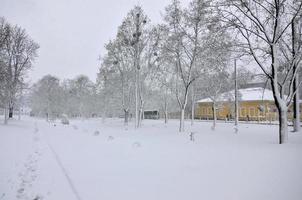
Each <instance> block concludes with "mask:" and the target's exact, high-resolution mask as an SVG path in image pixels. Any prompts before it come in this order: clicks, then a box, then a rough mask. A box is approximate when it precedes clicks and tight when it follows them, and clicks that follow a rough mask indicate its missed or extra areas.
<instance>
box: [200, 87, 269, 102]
mask: <svg viewBox="0 0 302 200" xmlns="http://www.w3.org/2000/svg"><path fill="white" fill-rule="evenodd" d="M234 99H235V92H234V90H232V91H229V92H225V93H222V94H221V95H219V97H218V98H217V100H216V101H217V102H224V101H234ZM238 100H239V101H262V100H263V101H274V96H273V91H271V90H269V89H264V88H261V87H255V88H245V89H239V90H238ZM197 102H198V103H201V102H212V99H211V98H205V99H201V100H199V101H197Z"/></svg>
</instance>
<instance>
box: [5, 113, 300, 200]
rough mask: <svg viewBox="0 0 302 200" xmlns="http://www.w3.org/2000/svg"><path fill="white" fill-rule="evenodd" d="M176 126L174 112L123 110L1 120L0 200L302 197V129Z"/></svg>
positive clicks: (266, 199) (206, 124)
mask: <svg viewBox="0 0 302 200" xmlns="http://www.w3.org/2000/svg"><path fill="white" fill-rule="evenodd" d="M177 129H178V121H177V120H171V121H169V124H168V125H167V126H165V125H164V124H163V122H162V121H156V120H145V121H144V122H143V127H142V128H140V129H138V130H134V129H133V125H132V124H130V125H129V128H128V130H126V129H125V128H124V126H123V123H122V119H108V120H107V121H106V122H105V124H103V123H101V120H99V119H94V120H85V121H80V120H77V121H71V124H70V125H68V126H64V125H61V124H60V123H57V124H56V126H54V125H53V124H48V123H46V122H45V121H43V120H39V119H34V118H24V119H23V120H22V121H18V120H13V121H10V122H9V125H7V126H4V125H2V124H1V125H0V161H1V164H0V200H14V199H26V200H27V199H28V200H34V199H35V200H38V199H40V200H41V199H43V200H48V199H49V200H50V199H52V200H79V199H81V200H101V199H103V200H121V199H123V200H200V199H205V200H212V199H215V200H222V199H223V200H237V199H238V200H278V199H280V200H284V199H286V200H301V199H302V133H290V143H289V144H285V145H278V144H277V141H278V133H277V126H275V125H271V126H268V125H253V124H241V125H240V127H239V132H238V134H234V131H233V125H232V124H229V123H227V124H225V123H219V124H218V125H217V129H216V131H212V130H211V123H209V122H196V123H195V125H194V126H193V128H191V127H190V125H189V122H187V124H186V129H187V131H186V132H185V133H181V134H180V133H178V131H177ZM96 131H99V134H96ZM190 132H194V133H195V134H194V135H195V141H194V142H192V141H190V136H189V135H190Z"/></svg>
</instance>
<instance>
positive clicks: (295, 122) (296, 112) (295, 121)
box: [293, 74, 301, 132]
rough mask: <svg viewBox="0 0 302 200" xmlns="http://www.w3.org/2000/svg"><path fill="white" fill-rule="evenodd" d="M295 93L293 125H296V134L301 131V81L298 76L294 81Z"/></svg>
mask: <svg viewBox="0 0 302 200" xmlns="http://www.w3.org/2000/svg"><path fill="white" fill-rule="evenodd" d="M294 91H296V94H295V96H294V103H293V109H294V110H293V111H294V112H293V114H294V117H293V125H294V132H299V131H300V126H301V125H300V102H299V79H298V74H297V76H296V77H295V81H294Z"/></svg>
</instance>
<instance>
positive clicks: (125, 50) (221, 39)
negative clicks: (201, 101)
mask: <svg viewBox="0 0 302 200" xmlns="http://www.w3.org/2000/svg"><path fill="white" fill-rule="evenodd" d="M210 11H211V10H210V2H209V1H198V0H194V1H192V2H191V3H190V4H189V5H188V7H182V6H181V4H180V2H179V1H176V0H174V1H172V3H171V4H170V5H168V6H167V7H166V9H165V13H164V23H162V24H157V25H153V24H151V23H150V20H149V19H148V17H147V16H146V15H145V13H144V12H143V10H142V8H141V7H139V6H136V7H135V8H134V9H132V10H131V11H130V12H129V13H128V15H127V16H126V18H125V19H124V20H123V22H122V24H121V25H120V26H119V27H118V31H117V35H116V38H114V39H113V40H111V41H109V42H108V44H107V45H106V50H107V53H106V54H105V55H104V56H103V58H102V60H101V61H102V64H101V69H100V73H101V74H104V77H106V79H103V80H104V81H106V83H107V84H106V85H104V90H106V87H111V88H112V89H113V91H116V92H114V95H117V94H118V97H117V98H120V99H121V105H122V106H120V107H121V109H123V111H124V117H125V124H127V122H128V114H129V110H130V109H131V108H132V109H133V110H132V111H134V110H135V111H136V120H137V121H136V127H139V126H140V124H141V119H142V115H143V110H144V108H145V107H147V108H150V107H152V106H155V108H162V110H163V113H164V116H165V121H166V122H167V116H168V110H169V109H168V105H171V104H172V105H173V107H174V105H175V103H176V104H177V105H178V108H179V109H178V110H179V116H180V126H179V131H181V132H182V131H184V119H185V111H186V110H188V108H187V105H188V101H189V94H191V95H192V99H191V100H192V101H191V102H193V103H191V105H192V106H194V101H195V96H196V94H195V92H196V90H198V87H199V86H200V85H199V84H195V85H196V87H193V85H194V83H195V82H196V83H197V81H198V80H202V78H205V77H208V76H213V79H214V78H215V80H216V81H220V82H223V81H228V77H229V72H228V69H227V66H228V62H229V57H230V55H231V54H230V53H229V52H230V48H231V40H232V39H231V37H230V36H229V35H228V33H227V32H225V31H223V30H221V29H220V27H221V24H220V23H219V21H218V20H217V16H216V15H215V14H213V13H211V12H210ZM213 52H215V54H213ZM217 73H218V74H225V78H224V79H220V75H219V77H216V74H217ZM203 84H208V82H204V83H203ZM222 85H225V84H224V83H222ZM208 88H210V87H208ZM224 89H225V88H224ZM221 91H225V90H223V89H222V88H221ZM152 94H153V95H154V94H157V95H156V96H152ZM199 95H200V94H199ZM146 97H150V98H146ZM157 97H161V98H160V99H158V98H157ZM108 98H110V99H112V98H113V96H110V97H108ZM154 98H155V99H156V98H157V102H156V103H150V102H154V101H152V99H153V100H154ZM148 103H149V105H148ZM150 104H151V105H150ZM191 110H192V111H194V107H193V108H192V109H191ZM193 116H194V112H192V118H193Z"/></svg>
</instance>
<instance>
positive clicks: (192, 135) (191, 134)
mask: <svg viewBox="0 0 302 200" xmlns="http://www.w3.org/2000/svg"><path fill="white" fill-rule="evenodd" d="M194 135H195V133H194V132H191V133H190V135H189V136H190V141H192V142H194V140H195V138H194Z"/></svg>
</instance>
